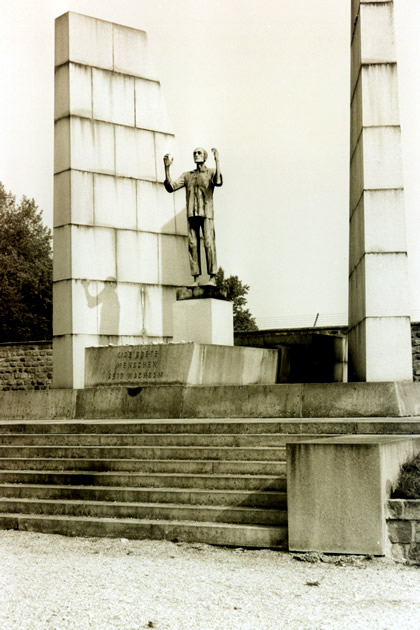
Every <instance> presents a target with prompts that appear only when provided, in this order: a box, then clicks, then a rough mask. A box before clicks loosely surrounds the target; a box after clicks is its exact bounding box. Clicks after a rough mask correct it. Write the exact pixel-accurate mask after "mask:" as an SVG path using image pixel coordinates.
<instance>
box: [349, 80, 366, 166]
mask: <svg viewBox="0 0 420 630" xmlns="http://www.w3.org/2000/svg"><path fill="white" fill-rule="evenodd" d="M363 96H364V95H363V92H362V81H361V75H359V79H358V80H357V82H356V85H355V88H354V92H353V94H352V100H351V108H350V117H351V124H350V156H352V155H353V152H354V149H355V148H356V144H357V140H358V138H359V136H360V133H361V131H362V127H363Z"/></svg>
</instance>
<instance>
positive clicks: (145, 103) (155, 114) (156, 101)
mask: <svg viewBox="0 0 420 630" xmlns="http://www.w3.org/2000/svg"><path fill="white" fill-rule="evenodd" d="M135 89H136V127H139V128H141V129H151V130H153V131H164V132H167V133H170V132H171V131H172V129H171V124H170V122H169V116H168V112H167V110H166V105H165V102H164V100H163V97H162V92H161V89H160V83H159V82H158V81H146V80H144V79H136V84H135Z"/></svg>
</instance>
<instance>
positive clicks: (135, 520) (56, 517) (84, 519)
mask: <svg viewBox="0 0 420 630" xmlns="http://www.w3.org/2000/svg"><path fill="white" fill-rule="evenodd" d="M4 518H17V519H23V518H25V519H31V520H59V521H67V522H68V521H71V520H75V521H81V522H91V521H97V522H101V523H127V524H129V523H139V524H150V525H153V524H157V523H159V524H162V525H164V526H165V527H167V526H168V525H169V526H170V525H183V526H191V527H210V528H212V529H213V528H214V529H216V528H219V527H220V528H226V529H228V528H233V529H244V528H245V529H251V530H261V529H264V530H272V531H285V530H287V525H254V524H246V523H223V522H222V523H219V522H212V521H188V520H185V521H184V520H175V519H172V520H170V521H166V520H164V519H149V518H147V519H143V518H118V517H116V518H114V517H112V518H111V517H97V516H67V515H61V514H26V513H19V514H16V513H14V512H1V513H0V520H1V519H4Z"/></svg>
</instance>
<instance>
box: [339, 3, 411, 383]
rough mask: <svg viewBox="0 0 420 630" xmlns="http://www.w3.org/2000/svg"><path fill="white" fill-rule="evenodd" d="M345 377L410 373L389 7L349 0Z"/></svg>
mask: <svg viewBox="0 0 420 630" xmlns="http://www.w3.org/2000/svg"><path fill="white" fill-rule="evenodd" d="M350 155H351V161H350V269H349V273H350V281H349V379H350V380H359V381H400V380H412V365H411V335H410V317H409V304H408V266H407V246H406V235H405V216H404V189H403V173H402V157H401V129H400V116H399V108H398V83H397V63H396V50H395V37H394V14H393V2H392V1H391V0H375V1H374V2H373V1H372V0H352V40H351V150H350Z"/></svg>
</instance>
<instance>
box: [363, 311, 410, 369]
mask: <svg viewBox="0 0 420 630" xmlns="http://www.w3.org/2000/svg"><path fill="white" fill-rule="evenodd" d="M366 378H367V380H369V381H412V380H413V366H412V361H411V335H410V318H409V317H408V316H407V317H370V318H367V319H366Z"/></svg>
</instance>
